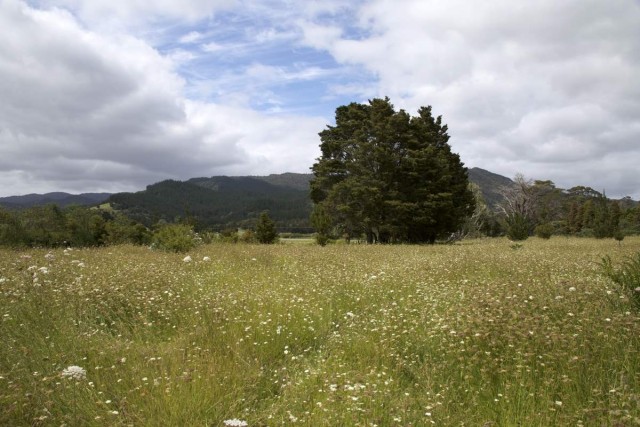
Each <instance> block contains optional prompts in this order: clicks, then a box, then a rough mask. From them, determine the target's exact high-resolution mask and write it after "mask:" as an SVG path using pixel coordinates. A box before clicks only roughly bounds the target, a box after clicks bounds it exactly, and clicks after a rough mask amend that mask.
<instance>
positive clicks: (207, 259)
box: [202, 256, 211, 262]
mask: <svg viewBox="0 0 640 427" xmlns="http://www.w3.org/2000/svg"><path fill="white" fill-rule="evenodd" d="M202 260H203V261H204V262H209V261H211V258H209V257H208V256H206V257H204V258H202Z"/></svg>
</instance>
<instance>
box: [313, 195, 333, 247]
mask: <svg viewBox="0 0 640 427" xmlns="http://www.w3.org/2000/svg"><path fill="white" fill-rule="evenodd" d="M311 224H312V225H313V227H314V228H315V229H316V242H317V243H318V244H319V245H320V246H324V245H326V244H327V242H328V241H329V233H330V232H331V217H330V216H329V214H328V213H327V208H326V207H325V206H324V205H322V204H318V205H315V206H314V207H313V212H311Z"/></svg>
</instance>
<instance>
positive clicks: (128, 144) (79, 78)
mask: <svg viewBox="0 0 640 427" xmlns="http://www.w3.org/2000/svg"><path fill="white" fill-rule="evenodd" d="M29 4H30V5H31V6H29ZM0 27H1V28H3V41H2V43H0V96H1V97H2V100H3V102H2V103H0V183H2V184H4V185H3V188H9V190H5V191H14V190H12V189H18V188H27V187H28V186H29V185H30V186H31V187H32V188H38V189H40V188H44V187H45V186H48V187H47V188H50V189H65V188H69V189H70V188H78V189H81V188H82V189H83V190H89V191H91V190H93V189H97V188H98V187H100V188H110V189H111V190H113V189H116V188H126V189H131V188H139V187H140V186H142V185H143V184H147V183H150V182H154V181H157V180H159V179H164V178H170V177H173V178H188V177H192V176H195V175H211V174H217V173H238V174H256V173H262V172H265V173H266V172H285V171H291V170H298V171H307V170H308V167H309V166H311V164H312V163H313V159H314V157H316V156H317V154H316V152H317V150H318V147H317V145H318V142H319V141H318V138H317V132H318V131H320V130H321V129H322V128H323V127H324V124H325V122H326V121H327V120H329V118H330V117H331V115H332V113H333V111H334V109H335V108H336V107H337V106H338V105H339V104H342V103H346V102H351V101H359V102H362V101H366V100H367V99H369V98H373V97H376V96H389V97H390V98H391V100H392V102H393V103H394V104H396V107H399V108H405V109H407V110H408V111H410V112H412V113H413V112H415V110H416V109H417V108H418V107H419V106H422V105H432V106H433V111H434V113H435V114H442V115H443V118H444V121H445V122H446V123H447V124H449V128H450V134H451V136H452V139H451V143H452V145H453V149H454V150H455V151H457V152H459V153H460V154H461V156H462V159H463V161H464V162H465V163H466V164H467V165H469V166H479V167H482V168H485V169H489V170H492V171H494V172H497V173H501V174H503V175H507V176H513V175H514V174H515V173H516V172H522V173H524V174H525V175H527V176H531V177H534V178H540V179H552V180H554V181H556V183H557V184H558V185H559V186H562V187H570V186H573V185H579V184H583V185H589V186H592V187H594V188H597V189H602V188H605V189H606V190H607V193H608V194H611V195H619V196H622V195H625V194H631V195H633V196H635V197H636V198H640V177H639V176H638V174H637V172H636V169H637V166H635V164H636V163H639V162H640V157H639V156H640V154H639V152H638V148H637V146H638V143H637V142H638V140H640V119H639V118H638V111H640V80H638V78H637V76H638V75H640V4H639V3H638V2H637V1H634V0H619V1H615V2H605V1H603V0H566V1H562V2H557V1H553V0H541V1H537V2H513V1H510V0H487V1H483V2H470V1H468V0H451V1H448V2H441V1H436V0H367V1H355V2H344V1H342V0H325V1H322V2H319V1H312V2H298V3H296V2H291V1H290V0H185V1H178V0H159V1H156V2H148V1H143V0H126V1H125V0H47V1H44V0H30V1H29V2H28V3H25V2H23V1H19V0H0ZM332 103H335V104H333V105H332ZM320 105H322V107H320ZM321 108H326V111H323V110H321ZM312 109H313V111H314V116H313V117H306V116H303V115H302V112H303V111H308V110H312ZM256 110H261V111H262V112H258V111H256ZM287 111H297V112H298V113H297V114H291V113H286V112H287ZM316 116H324V117H325V118H324V119H319V118H317V117H316ZM594 171H598V173H594ZM24 182H30V183H31V184H29V185H27V184H24V186H23V187H20V183H24ZM82 183H84V184H82ZM83 185H84V186H83Z"/></svg>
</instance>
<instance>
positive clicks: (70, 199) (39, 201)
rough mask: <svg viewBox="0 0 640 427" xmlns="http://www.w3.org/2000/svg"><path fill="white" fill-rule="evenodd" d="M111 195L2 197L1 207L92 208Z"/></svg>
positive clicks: (55, 194) (0, 199) (48, 194)
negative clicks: (48, 206) (55, 206)
mask: <svg viewBox="0 0 640 427" xmlns="http://www.w3.org/2000/svg"><path fill="white" fill-rule="evenodd" d="M110 195H111V194H109V193H82V194H69V193H62V192H55V193H46V194H26V195H24V196H9V197H0V206H4V207H6V208H9V209H25V208H30V207H33V206H42V205H48V204H55V205H58V206H60V207H61V208H64V207H67V206H71V205H80V206H90V205H96V204H99V203H102V202H104V201H105V200H107V199H108V198H109V196H110Z"/></svg>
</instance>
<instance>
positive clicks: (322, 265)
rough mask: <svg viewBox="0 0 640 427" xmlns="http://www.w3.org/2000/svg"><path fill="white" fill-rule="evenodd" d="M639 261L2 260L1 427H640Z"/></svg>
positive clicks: (555, 244)
mask: <svg viewBox="0 0 640 427" xmlns="http://www.w3.org/2000/svg"><path fill="white" fill-rule="evenodd" d="M639 250H640V238H639V237H635V238H633V237H628V238H626V239H625V240H624V242H623V243H622V245H618V243H617V242H615V241H613V240H612V239H609V240H599V241H598V240H591V239H574V238H571V239H568V238H563V237H555V238H552V239H551V240H549V241H543V240H539V239H535V238H532V239H529V240H527V241H525V242H524V243H523V244H522V246H521V247H519V246H514V245H513V244H512V243H511V242H509V241H507V240H505V239H488V240H478V241H470V242H463V243H461V244H456V245H447V246H445V245H442V246H440V245H438V246H377V245H376V246H369V245H332V246H327V247H324V248H321V247H318V246H314V245H292V244H281V245H275V246H258V245H242V244H238V245H222V244H221V245H211V246H202V247H199V248H198V249H197V250H195V251H193V252H191V253H190V254H189V255H190V256H191V258H192V260H193V261H192V262H184V261H183V258H184V256H185V255H184V254H183V255H177V254H167V253H162V252H154V251H150V250H149V249H147V248H143V247H134V246H122V247H108V248H100V249H83V250H70V251H69V250H67V251H63V250H62V249H59V250H53V251H51V253H50V255H48V251H46V250H29V251H22V252H15V251H7V250H2V251H0V290H1V298H0V316H2V322H0V336H1V337H2V341H3V345H2V346H1V347H0V425H11V426H22V425H24V426H26V425H55V426H60V425H61V424H63V423H64V424H66V425H69V426H74V425H83V426H85V425H105V426H114V425H115V426H118V425H122V426H127V425H135V426H140V425H148V426H224V425H225V423H224V421H225V420H233V419H237V420H242V421H245V422H246V423H247V424H248V425H249V426H272V425H290V424H292V425H307V426H373V425H378V426H387V425H398V426H409V425H412V426H428V425H468V426H482V425H486V426H509V425H522V426H550V425H574V426H575V425H585V426H590V425H595V426H600V425H621V426H622V425H624V426H631V425H640V354H639V350H640V317H639V314H638V311H637V309H636V308H634V307H633V306H632V304H631V303H630V301H629V298H627V296H626V295H625V294H624V293H623V292H622V291H621V290H620V289H619V288H618V287H617V286H616V285H615V284H613V283H612V282H611V281H609V279H607V278H605V277H603V276H601V275H599V267H598V262H599V261H600V260H601V258H602V257H603V256H605V255H610V256H611V258H612V259H613V261H614V263H619V262H621V261H622V260H623V259H624V257H625V256H629V255H632V254H634V253H636V252H637V251H639ZM205 256H207V257H210V261H203V257H205ZM70 366H79V367H80V368H82V369H81V370H79V371H73V370H71V371H69V370H67V371H64V370H65V369H66V368H68V367H70ZM63 371H64V373H63ZM70 372H76V375H75V377H73V376H71V375H70V374H69V373H70ZM83 372H84V373H83ZM229 423H230V421H228V424H229Z"/></svg>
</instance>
